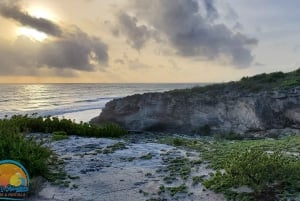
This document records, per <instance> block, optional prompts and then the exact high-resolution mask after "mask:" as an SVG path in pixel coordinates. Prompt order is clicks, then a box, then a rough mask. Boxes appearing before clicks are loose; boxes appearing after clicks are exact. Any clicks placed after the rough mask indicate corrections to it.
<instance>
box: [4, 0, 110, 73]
mask: <svg viewBox="0 0 300 201" xmlns="http://www.w3.org/2000/svg"><path fill="white" fill-rule="evenodd" d="M17 3H18V1H15V2H13V3H10V4H8V3H6V4H5V3H0V13H1V15H2V16H4V17H6V18H10V19H14V20H15V21H16V22H18V23H21V24H22V25H26V26H29V27H31V28H34V29H36V30H38V31H42V32H44V33H46V34H50V35H52V36H53V37H52V38H51V39H47V40H44V41H42V42H39V41H35V40H32V39H29V38H27V37H25V36H21V37H19V38H18V39H17V40H16V41H15V42H14V43H13V44H10V43H9V42H7V41H0V68H1V71H0V74H1V75H10V74H17V75H27V74H38V71H41V69H42V68H48V69H54V70H53V72H60V71H59V70H61V72H67V74H70V75H72V73H71V71H72V70H78V71H96V70H104V68H105V67H106V66H107V64H108V61H109V55H108V46H107V45H106V44H105V43H104V42H102V40H101V39H100V38H98V37H93V36H90V35H88V34H87V33H85V32H83V31H82V30H81V29H79V28H78V27H76V26H73V27H62V26H59V25H56V24H55V23H54V22H52V21H50V20H46V19H43V18H34V17H31V16H29V15H28V14H27V13H26V12H23V11H21V9H20V7H19V6H18V4H17ZM3 5H4V6H3ZM58 74H59V75H61V74H60V73H58Z"/></svg>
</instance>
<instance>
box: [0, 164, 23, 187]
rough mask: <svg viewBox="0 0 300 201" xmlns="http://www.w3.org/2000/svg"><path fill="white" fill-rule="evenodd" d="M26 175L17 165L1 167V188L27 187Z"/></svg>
mask: <svg viewBox="0 0 300 201" xmlns="http://www.w3.org/2000/svg"><path fill="white" fill-rule="evenodd" d="M27 183H28V180H27V176H26V173H25V172H24V171H23V170H22V169H21V168H20V167H18V166H16V165H15V164H1V165H0V186H8V185H11V186H15V187H19V186H27V185H28V184H27Z"/></svg>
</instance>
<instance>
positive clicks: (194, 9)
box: [119, 0, 258, 67]
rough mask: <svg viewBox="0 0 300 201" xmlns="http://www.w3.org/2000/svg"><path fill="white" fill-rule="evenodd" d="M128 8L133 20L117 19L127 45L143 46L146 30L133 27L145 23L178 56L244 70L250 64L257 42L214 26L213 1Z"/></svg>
mask: <svg viewBox="0 0 300 201" xmlns="http://www.w3.org/2000/svg"><path fill="white" fill-rule="evenodd" d="M131 9H132V10H133V11H131V12H133V13H134V15H135V16H134V17H130V16H128V15H122V17H120V18H119V20H120V21H121V25H122V26H123V27H122V29H126V28H125V27H127V29H128V30H130V31H132V32H133V33H130V34H128V33H127V34H126V36H127V37H128V40H129V41H130V43H131V44H136V46H138V47H143V46H144V44H145V43H146V42H147V41H148V40H149V39H150V38H151V37H150V36H152V35H151V34H150V33H149V30H148V29H147V28H145V27H144V28H141V27H139V26H137V24H139V22H146V23H147V24H148V25H149V26H151V27H153V29H154V30H155V31H156V32H157V33H159V34H160V35H162V37H163V38H165V39H166V40H167V41H168V43H169V44H171V45H172V46H173V47H174V48H175V49H176V51H177V54H178V55H180V56H183V57H198V58H204V59H208V60H217V61H222V62H223V61H229V62H230V63H231V64H233V65H234V66H236V67H248V66H249V65H251V64H252V63H253V60H254V56H253V55H252V52H251V48H252V47H253V46H255V45H256V44H257V43H258V41H257V39H255V38H250V37H248V36H246V35H244V34H242V33H236V32H233V31H232V30H231V29H229V28H228V27H227V26H226V25H225V24H222V23H218V24H217V23H215V19H216V18H218V17H219V13H218V11H217V8H216V7H215V4H214V1H210V0H201V1H196V0H152V1H148V0H136V1H134V3H133V4H132V8H131ZM203 9H204V11H203ZM124 12H125V11H124ZM124 22H126V23H124ZM139 28H141V29H139ZM137 36H141V37H137Z"/></svg>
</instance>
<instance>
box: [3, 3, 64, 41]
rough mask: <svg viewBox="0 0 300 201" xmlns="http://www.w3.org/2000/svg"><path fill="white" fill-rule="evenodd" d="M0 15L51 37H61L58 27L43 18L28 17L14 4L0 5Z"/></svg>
mask: <svg viewBox="0 0 300 201" xmlns="http://www.w3.org/2000/svg"><path fill="white" fill-rule="evenodd" d="M0 15H1V16H3V17H5V18H9V19H12V20H15V21H16V22H18V23H20V24H21V25H23V26H28V27H31V28H34V29H36V30H38V31H41V32H44V33H46V34H49V35H52V36H61V35H62V30H61V28H60V27H59V26H58V25H56V24H55V23H53V22H51V21H50V20H47V19H44V18H36V17H33V16H30V15H29V14H28V13H27V12H24V11H22V10H21V8H20V7H19V6H18V5H17V4H15V3H13V4H11V3H10V4H8V3H0Z"/></svg>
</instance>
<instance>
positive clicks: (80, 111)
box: [0, 83, 207, 122]
mask: <svg viewBox="0 0 300 201" xmlns="http://www.w3.org/2000/svg"><path fill="white" fill-rule="evenodd" d="M206 84H207V83H44V84H40V83H32V84H28V83H26V84H21V83H13V84H10V83H5V84H3V83H1V84H0V91H1V93H0V119H1V118H4V117H5V116H6V115H7V116H8V117H10V116H12V115H17V114H20V115H25V114H29V115H30V114H33V113H37V114H38V115H39V116H57V117H59V118H67V119H72V120H74V121H76V122H80V121H83V122H88V121H90V120H91V119H92V118H94V117H96V116H98V115H99V114H100V113H101V110H102V108H103V107H104V106H105V104H106V103H107V102H109V101H111V100H113V99H115V98H122V97H125V96H128V95H133V94H142V93H147V92H164V91H169V90H173V89H184V88H191V87H194V86H203V85H206Z"/></svg>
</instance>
